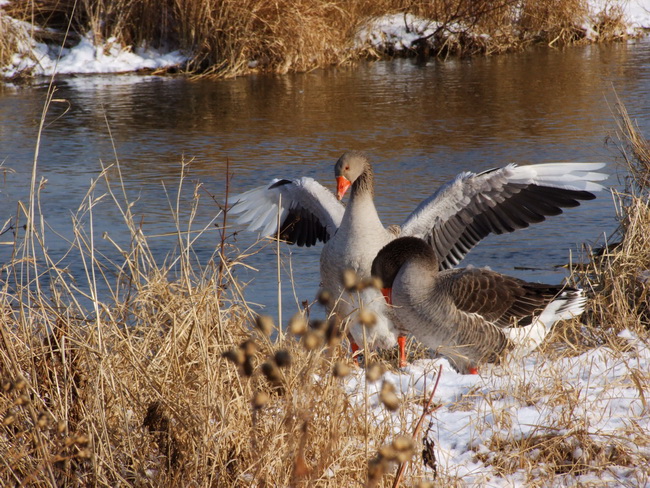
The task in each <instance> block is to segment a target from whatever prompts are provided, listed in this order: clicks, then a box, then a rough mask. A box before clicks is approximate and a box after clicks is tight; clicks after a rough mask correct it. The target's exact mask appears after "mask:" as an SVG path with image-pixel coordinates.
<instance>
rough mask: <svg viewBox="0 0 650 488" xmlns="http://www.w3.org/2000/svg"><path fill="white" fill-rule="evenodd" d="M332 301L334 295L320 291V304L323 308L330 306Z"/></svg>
mask: <svg viewBox="0 0 650 488" xmlns="http://www.w3.org/2000/svg"><path fill="white" fill-rule="evenodd" d="M331 301H332V294H331V293H330V292H329V291H327V290H320V291H319V292H318V303H320V304H321V305H323V306H326V305H329V304H330V302H331Z"/></svg>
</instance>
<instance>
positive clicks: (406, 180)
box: [0, 40, 650, 313]
mask: <svg viewBox="0 0 650 488" xmlns="http://www.w3.org/2000/svg"><path fill="white" fill-rule="evenodd" d="M55 85H56V93H55V101H54V102H53V103H52V106H51V108H50V110H49V112H48V115H47V118H46V125H45V129H44V131H43V134H42V139H41V142H40V153H39V157H38V166H37V175H38V178H39V180H40V179H41V178H44V179H45V180H46V182H45V183H44V184H43V185H42V189H41V206H42V212H43V215H44V218H45V220H46V222H47V224H48V226H49V228H48V231H47V241H46V245H47V248H48V252H49V254H50V255H51V256H53V257H55V258H57V259H58V258H62V259H63V261H62V265H65V266H67V267H68V269H69V270H70V273H71V274H72V275H73V276H74V277H75V278H76V279H78V280H79V283H80V285H79V286H80V287H81V288H83V286H84V285H83V282H84V279H85V278H84V273H83V272H82V269H83V268H82V264H81V261H80V260H79V258H78V257H77V258H75V257H64V255H65V250H66V249H67V248H68V245H67V244H66V242H65V239H66V238H70V237H71V235H72V223H71V222H72V218H73V215H74V214H75V213H76V211H77V209H78V208H79V206H80V205H81V203H82V202H83V199H84V196H85V195H86V193H87V192H88V190H89V188H90V185H91V182H92V181H93V180H96V179H97V177H98V174H99V172H100V170H101V166H102V164H103V165H110V164H114V163H115V162H116V160H118V161H119V164H120V168H121V172H122V177H123V180H124V184H125V187H126V193H127V197H128V199H129V200H131V201H133V202H135V203H134V205H133V211H134V212H135V214H136V221H137V222H138V223H139V225H141V227H142V229H143V232H144V233H145V234H147V235H152V236H160V237H152V238H151V239H150V240H149V243H150V246H151V248H152V251H153V253H154V255H155V256H156V258H157V259H159V260H160V261H161V262H162V261H163V260H164V259H165V258H166V257H167V256H168V255H169V254H170V253H172V252H173V250H174V247H175V243H176V240H175V238H174V237H173V236H171V237H170V236H165V234H169V233H173V232H174V230H175V224H174V220H173V217H172V212H171V211H170V201H171V202H172V204H174V205H175V202H173V201H174V199H175V192H176V189H177V188H178V183H179V174H180V167H181V161H183V160H184V161H187V162H190V165H189V176H188V179H187V181H186V183H185V185H186V186H185V188H184V190H183V192H182V202H183V203H182V206H183V212H182V213H183V216H182V217H183V218H186V217H187V215H188V214H189V202H190V200H191V197H192V193H193V185H194V183H195V182H199V183H201V189H200V192H199V193H200V195H201V203H200V205H199V208H198V210H197V215H196V218H195V220H196V224H195V226H194V227H195V228H200V227H201V226H203V225H208V223H209V222H210V221H211V219H213V218H214V217H215V216H216V215H217V214H218V212H219V207H218V205H217V204H216V203H215V200H216V201H222V200H223V198H224V192H225V180H226V161H229V164H230V169H231V172H232V174H233V177H232V181H231V185H230V186H231V192H233V193H237V192H241V191H245V190H247V189H250V188H252V187H254V186H258V185H261V184H264V183H266V182H268V181H269V180H270V179H271V178H274V177H294V176H303V175H306V176H312V177H314V178H316V179H318V180H319V181H320V182H321V183H322V184H324V185H326V186H329V187H330V188H332V189H333V188H334V176H333V164H334V162H335V161H336V159H337V158H338V157H339V156H340V154H341V153H342V152H343V151H345V150H349V149H357V150H363V151H366V152H367V153H368V154H369V155H370V156H371V159H372V161H373V162H374V166H375V173H376V183H377V189H376V203H377V207H378V210H379V213H380V216H381V217H382V220H383V222H384V223H385V224H391V223H401V222H402V220H403V219H404V218H405V216H406V215H408V213H409V212H410V211H411V210H412V209H413V208H415V206H416V205H417V204H418V203H419V202H420V201H421V200H422V199H423V198H425V197H427V196H428V195H430V194H431V193H432V192H433V191H434V190H435V189H436V188H437V187H438V186H440V185H441V184H442V183H444V182H446V181H448V180H449V179H451V178H453V177H454V176H455V175H456V174H458V173H459V172H461V171H464V170H472V171H481V170H485V169H488V168H491V167H494V166H501V165H504V164H507V163H510V162H517V163H521V164H530V163H541V162H551V161H607V162H609V165H608V167H607V170H606V171H607V172H609V173H610V174H611V177H610V179H609V181H608V184H609V185H611V186H614V187H617V188H620V185H621V180H622V178H624V176H625V172H624V170H623V169H622V167H620V166H619V162H618V160H619V159H620V157H619V156H620V155H619V152H618V150H617V149H616V147H615V145H614V144H613V143H612V142H611V139H612V137H613V135H614V133H615V131H616V128H617V127H616V116H615V115H614V112H615V108H614V104H615V102H616V97H619V98H620V100H621V101H622V102H623V103H624V104H625V106H626V108H627V110H628V111H629V113H630V115H631V116H632V117H633V118H634V119H636V121H637V123H638V125H639V127H640V129H641V131H642V132H644V133H645V134H646V135H647V134H649V133H650V96H649V95H650V42H649V41H648V40H643V41H638V42H630V43H618V44H610V45H593V46H585V47H574V48H570V49H565V50H552V49H534V50H530V51H527V52H525V53H519V54H510V55H502V56H495V57H490V58H480V57H479V58H474V59H467V60H466V59H449V60H446V61H431V62H429V63H428V64H427V65H425V66H421V65H416V64H415V63H414V62H413V61H412V60H393V61H381V62H368V63H361V64H359V65H357V66H356V67H353V68H338V69H330V70H326V71H315V72H312V73H307V74H299V75H284V76H271V75H269V76H266V75H264V76H262V75H260V76H250V77H246V78H239V79H233V80H218V81H216V80H198V81H197V80H188V79H185V78H173V77H152V76H139V75H116V76H93V77H68V78H61V79H57V80H56V81H55ZM46 92H47V84H45V83H43V84H39V83H35V84H33V85H31V86H12V85H0V162H2V166H1V167H0V171H3V172H4V178H3V180H2V182H1V183H2V184H1V186H0V208H1V209H2V216H1V217H2V219H0V220H2V221H3V222H4V221H5V220H7V219H9V218H11V217H12V216H15V215H16V213H17V212H18V202H19V201H23V202H25V201H26V199H27V195H28V193H29V182H30V178H31V172H32V167H33V160H34V151H35V147H36V145H37V133H38V124H39V120H40V117H41V113H42V110H43V105H44V100H45V96H46ZM113 181H114V182H115V180H113ZM104 190H105V187H104V186H103V185H100V186H99V187H98V189H97V190H96V192H95V195H96V196H99V195H100V194H102V193H103V191H104ZM213 197H214V200H213ZM85 218H87V217H85ZM93 220H94V222H93V225H94V230H95V239H96V247H97V249H98V251H102V252H105V253H106V254H107V255H108V256H109V257H116V256H118V255H117V254H116V252H115V251H114V248H113V247H112V246H111V245H110V244H109V243H108V241H107V240H105V239H102V235H103V234H104V233H106V235H108V236H110V238H111V239H113V240H115V241H116V242H118V243H119V244H120V245H124V246H127V245H128V238H127V235H126V233H125V231H124V225H123V223H122V219H121V216H120V213H119V212H118V210H117V207H116V206H115V204H114V203H111V202H110V200H109V199H104V200H102V201H99V202H97V204H96V206H95V208H94V212H93ZM218 222H220V220H219V221H218ZM615 228H616V219H615V210H614V205H613V202H612V198H611V196H610V195H609V194H608V193H603V194H601V195H599V198H598V199H597V200H595V201H591V202H586V203H585V204H584V205H583V206H581V207H579V208H578V209H571V210H569V211H567V212H566V213H565V214H564V215H562V216H560V217H556V218H552V219H550V220H549V221H547V222H545V223H543V224H540V225H537V226H534V227H532V228H530V229H527V230H525V231H519V232H517V233H515V234H511V235H507V236H498V237H491V238H488V239H486V240H485V241H483V242H482V243H480V244H479V245H478V246H477V247H476V248H475V249H474V251H472V252H471V253H470V255H469V256H468V258H467V259H466V261H465V264H474V265H478V266H490V267H492V268H493V269H496V270H499V271H502V272H506V273H510V274H515V275H517V276H520V277H523V278H526V279H529V280H535V281H546V282H560V281H561V280H562V279H563V278H564V276H565V272H564V270H563V269H561V268H559V269H558V268H556V265H561V264H563V263H566V262H567V260H568V259H569V254H570V252H573V253H574V254H573V255H574V256H575V252H576V251H575V250H576V249H577V248H578V247H579V246H580V244H581V243H583V242H587V243H589V244H594V245H600V244H602V243H603V235H604V234H611V233H612V232H613V231H614V229H615ZM232 230H233V231H234V230H236V229H232ZM10 234H11V233H6V234H4V235H2V236H0V242H1V244H0V263H6V262H8V261H9V260H10V259H11V252H12V249H13V247H12V245H11V244H12V243H13V238H12V236H11V235H10ZM255 241H256V236H254V235H252V234H250V233H247V232H238V233H237V235H236V236H235V237H233V238H231V239H230V241H229V242H230V243H231V244H233V246H235V247H236V248H239V249H247V248H248V247H249V246H250V245H252V244H253V243H254V242H255ZM218 242H219V235H218V232H217V230H216V229H215V228H214V226H209V230H208V231H207V232H205V233H204V234H203V235H202V236H200V238H199V239H197V241H196V242H195V244H194V250H195V252H196V259H197V260H198V261H200V262H206V261H207V260H209V259H210V257H211V256H212V255H213V252H214V250H215V248H216V246H217V245H218ZM320 248H321V246H320V245H319V246H317V247H316V248H308V249H303V248H291V247H289V246H282V248H281V258H282V261H283V272H282V281H283V284H282V291H283V293H282V296H283V310H285V311H286V313H292V312H293V311H295V310H296V301H297V302H301V301H303V300H307V299H312V298H313V296H314V294H315V292H316V289H317V287H318V257H319V252H320ZM254 249H259V252H257V253H256V254H254V255H253V256H250V257H249V258H247V259H246V261H245V262H246V263H247V264H248V265H250V266H252V267H254V268H255V269H257V271H251V270H245V269H244V268H243V267H237V268H236V269H237V270H238V277H239V278H240V279H242V280H244V281H246V282H249V284H248V286H247V288H246V297H247V298H248V300H250V301H251V302H254V303H257V304H259V305H260V308H261V307H262V306H263V307H265V308H264V310H266V311H267V312H270V313H275V311H276V310H277V277H276V263H277V258H276V254H275V248H274V246H268V245H267V246H263V245H261V244H258V245H257V246H256V247H254ZM230 253H231V256H235V255H236V251H235V249H234V248H231V250H230ZM522 268H524V269H522ZM525 268H534V269H525ZM290 272H291V274H292V275H293V282H294V285H295V295H294V287H292V285H291V281H290V279H289V274H290Z"/></svg>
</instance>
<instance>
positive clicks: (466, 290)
mask: <svg viewBox="0 0 650 488" xmlns="http://www.w3.org/2000/svg"><path fill="white" fill-rule="evenodd" d="M454 271H455V270H454ZM454 271H451V272H449V271H446V272H444V274H443V276H444V275H445V274H446V275H447V276H448V277H447V279H446V288H447V289H448V290H449V295H450V297H451V300H452V302H453V304H454V305H455V307H456V309H457V310H458V311H460V312H462V313H466V314H472V315H480V316H481V317H483V319H485V320H486V321H487V322H490V323H492V324H494V325H496V326H498V327H500V328H505V327H512V326H513V325H517V326H519V327H521V326H526V325H529V324H530V323H531V322H532V320H533V316H534V315H535V314H538V313H539V312H541V311H542V310H543V309H544V308H545V307H546V305H547V304H548V303H549V302H551V301H552V300H553V299H554V298H555V297H556V296H558V294H559V293H560V292H561V291H562V289H563V287H562V286H561V285H543V284H538V283H529V282H526V281H523V280H520V279H517V278H514V277H511V276H507V275H502V274H500V273H496V272H494V271H490V270H487V269H479V268H467V269H464V270H462V271H460V270H459V272H454Z"/></svg>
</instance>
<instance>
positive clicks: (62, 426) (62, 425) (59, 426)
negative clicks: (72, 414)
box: [56, 420, 66, 434]
mask: <svg viewBox="0 0 650 488" xmlns="http://www.w3.org/2000/svg"><path fill="white" fill-rule="evenodd" d="M65 428H66V424H65V422H64V421H63V420H59V421H58V422H57V423H56V431H57V432H58V433H59V434H63V433H64V432H65Z"/></svg>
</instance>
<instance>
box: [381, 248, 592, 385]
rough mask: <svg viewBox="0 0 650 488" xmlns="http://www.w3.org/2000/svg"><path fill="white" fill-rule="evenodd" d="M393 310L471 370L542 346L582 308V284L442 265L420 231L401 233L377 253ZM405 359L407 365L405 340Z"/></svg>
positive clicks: (410, 330) (403, 323) (404, 327)
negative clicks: (556, 327) (553, 330)
mask: <svg viewBox="0 0 650 488" xmlns="http://www.w3.org/2000/svg"><path fill="white" fill-rule="evenodd" d="M371 273H372V275H373V276H375V277H378V278H379V279H380V280H381V281H382V283H383V286H384V288H383V294H384V296H385V297H386V301H387V302H388V303H389V304H390V305H392V307H390V308H389V312H388V314H389V316H390V317H391V318H392V319H393V321H394V323H395V324H398V326H399V328H400V333H401V334H412V335H413V336H414V337H415V338H416V339H418V340H419V341H420V342H421V343H422V344H424V345H425V346H427V347H429V348H431V349H433V350H434V351H436V352H438V353H439V354H441V355H443V356H445V357H446V358H447V359H448V360H449V361H450V362H451V364H452V365H453V366H454V367H455V368H456V369H457V370H458V371H459V372H460V373H463V374H467V373H477V368H478V366H479V365H480V364H483V363H491V362H495V361H497V360H498V359H499V358H500V357H502V355H503V354H504V353H505V352H506V351H511V352H514V353H516V354H518V355H523V354H526V353H527V352H529V351H532V350H533V349H535V348H536V347H537V346H538V345H539V344H540V343H541V342H542V340H543V339H544V337H545V336H546V335H547V333H548V332H549V331H550V329H551V327H552V326H553V325H554V324H555V322H557V321H558V320H563V319H569V318H571V317H574V316H578V315H580V314H581V313H582V312H583V310H584V305H585V301H586V298H585V296H584V294H583V292H582V290H578V289H575V288H569V287H564V286H562V285H543V284H539V283H529V282H526V281H523V280H520V279H518V278H514V277H511V276H507V275H504V274H501V273H497V272H495V271H491V270H489V269H485V268H474V267H470V268H454V269H448V270H444V271H440V267H439V263H438V257H437V256H436V253H435V251H434V250H433V248H432V247H431V246H429V244H427V243H426V242H424V241H423V240H422V239H419V238H417V237H400V238H398V239H395V240H394V241H391V242H390V243H389V244H387V245H386V246H385V247H384V248H383V249H382V250H381V251H379V253H378V254H377V257H376V258H375V259H374V261H373V263H372V270H371ZM400 361H402V362H401V364H400V366H406V362H405V360H404V350H403V343H400Z"/></svg>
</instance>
